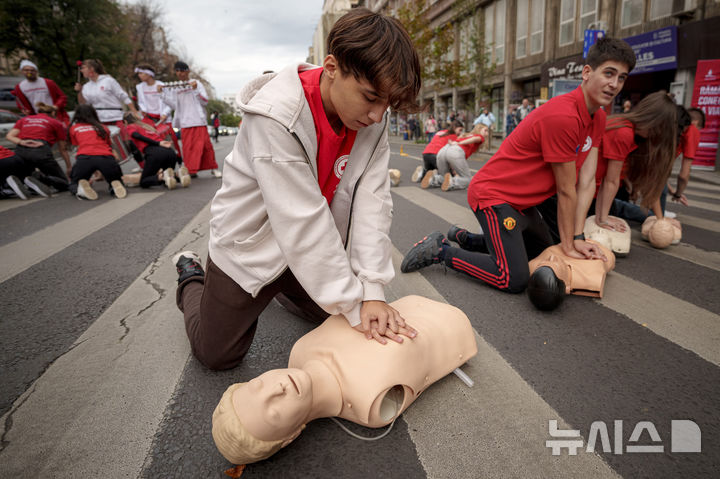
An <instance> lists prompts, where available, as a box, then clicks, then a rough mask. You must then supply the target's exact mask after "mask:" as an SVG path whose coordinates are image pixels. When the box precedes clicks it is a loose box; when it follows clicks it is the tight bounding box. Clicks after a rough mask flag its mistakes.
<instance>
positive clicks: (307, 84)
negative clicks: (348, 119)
mask: <svg viewBox="0 0 720 479" xmlns="http://www.w3.org/2000/svg"><path fill="white" fill-rule="evenodd" d="M322 71H323V69H322V68H314V69H312V70H306V71H304V72H300V83H302V86H303V90H304V91H305V98H306V99H307V102H308V104H309V105H310V111H311V112H312V116H313V122H314V123H315V132H316V134H317V145H318V149H317V158H316V162H317V171H318V183H319V185H320V190H321V191H322V194H323V196H324V197H325V199H327V202H328V204H331V203H332V199H333V196H334V195H335V190H336V189H337V185H338V183H340V178H342V174H343V172H344V171H345V164H346V163H347V160H348V156H349V155H350V150H352V147H353V144H354V143H355V136H356V135H357V131H355V130H349V129H347V128H345V125H343V127H342V130H341V131H340V134H337V133H335V131H334V130H333V129H332V127H331V126H330V122H329V121H328V119H327V115H325V109H324V108H323V104H322V97H321V96H320V75H321V74H322Z"/></svg>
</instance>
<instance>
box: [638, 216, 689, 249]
mask: <svg viewBox="0 0 720 479" xmlns="http://www.w3.org/2000/svg"><path fill="white" fill-rule="evenodd" d="M642 238H643V239H644V240H645V241H649V242H650V244H651V245H653V246H654V247H656V248H658V249H663V248H667V247H668V246H670V245H671V244H678V243H679V242H680V240H681V239H682V226H681V225H680V222H679V221H678V220H676V219H674V218H673V219H671V218H662V219H660V220H658V219H657V216H648V218H647V219H646V220H645V222H644V223H643V224H642Z"/></svg>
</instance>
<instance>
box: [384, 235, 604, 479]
mask: <svg viewBox="0 0 720 479" xmlns="http://www.w3.org/2000/svg"><path fill="white" fill-rule="evenodd" d="M401 261H402V254H401V253H400V252H399V251H398V250H397V248H393V263H394V265H395V271H396V272H397V274H396V276H395V279H394V280H393V281H392V282H391V283H390V285H388V287H387V288H386V293H387V294H388V300H395V299H397V298H400V297H403V296H406V295H409V294H419V295H422V296H425V297H428V298H430V299H434V300H436V301H442V302H447V301H445V299H444V298H443V297H442V295H441V294H440V293H439V292H438V291H437V290H436V289H435V288H434V287H433V286H432V285H431V284H430V283H429V282H428V281H427V280H426V279H425V278H424V277H423V276H422V275H421V274H420V273H410V274H401V273H400V272H399V271H400V263H401ZM475 339H476V341H477V344H478V354H477V355H476V356H475V357H474V358H472V359H471V360H470V361H468V362H467V363H466V364H465V365H464V366H463V367H462V370H463V371H464V372H466V373H467V374H468V375H470V377H471V378H472V379H473V381H475V386H474V387H472V388H469V387H467V386H465V384H463V383H462V382H461V381H460V380H459V379H458V378H457V377H455V376H454V375H453V374H450V375H449V376H447V377H445V378H444V379H442V380H440V381H438V382H437V383H435V384H433V386H432V387H430V388H428V389H427V390H426V391H425V392H424V393H423V395H422V396H421V397H420V398H419V399H418V400H417V401H415V403H413V405H412V407H410V408H409V409H408V410H407V411H405V412H404V413H403V418H404V420H405V422H406V423H407V424H408V433H409V434H410V438H411V439H412V441H413V442H414V443H415V449H416V451H417V453H418V458H419V459H420V462H421V463H422V465H423V467H424V468H425V472H426V473H427V476H428V477H429V478H433V479H435V478H448V479H457V478H477V477H482V478H506V477H593V478H596V477H597V478H605V477H612V478H617V477H618V476H617V474H616V473H615V472H614V471H613V470H612V469H611V468H610V467H609V466H608V465H607V464H606V463H605V462H604V461H603V460H602V459H601V458H600V457H599V456H597V455H595V454H589V453H586V452H584V450H583V449H581V450H580V451H579V453H578V455H576V456H569V455H568V454H563V455H561V456H553V455H552V454H551V450H550V449H548V448H547V447H546V446H545V441H547V440H549V439H551V437H550V435H549V432H548V421H549V420H551V419H555V420H557V421H558V424H559V426H558V427H559V428H561V429H570V427H569V426H568V425H567V424H566V423H565V421H564V420H563V419H562V418H561V417H560V415H559V414H558V413H557V411H555V410H554V409H553V408H552V407H550V406H549V405H548V404H547V403H546V402H545V401H544V400H543V399H542V398H541V397H540V396H539V395H538V394H537V393H536V392H535V391H534V390H533V388H532V387H531V386H530V385H529V384H528V383H527V382H525V381H524V380H523V379H522V377H520V375H519V374H518V373H517V372H516V371H515V370H514V369H513V368H512V366H510V364H508V363H507V361H505V360H504V359H503V357H502V356H501V355H500V354H499V353H498V352H497V351H496V350H495V349H494V348H493V347H492V346H491V345H489V344H488V343H487V342H486V341H485V340H484V339H483V338H482V337H480V336H479V335H478V334H477V331H476V332H475Z"/></svg>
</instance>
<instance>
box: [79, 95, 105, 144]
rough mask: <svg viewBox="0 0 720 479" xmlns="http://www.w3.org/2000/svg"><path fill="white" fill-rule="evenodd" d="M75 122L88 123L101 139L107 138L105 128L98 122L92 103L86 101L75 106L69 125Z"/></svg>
mask: <svg viewBox="0 0 720 479" xmlns="http://www.w3.org/2000/svg"><path fill="white" fill-rule="evenodd" d="M76 123H87V124H88V125H92V127H93V128H95V131H96V132H97V134H98V136H99V137H100V138H102V139H103V140H107V139H108V132H107V129H106V128H105V126H104V125H103V124H102V123H100V119H99V118H98V115H97V112H96V111H95V107H93V106H92V105H88V104H87V103H86V104H83V105H78V106H77V108H76V109H75V116H74V117H73V121H72V123H71V126H72V125H74V124H76Z"/></svg>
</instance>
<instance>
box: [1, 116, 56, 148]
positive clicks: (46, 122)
mask: <svg viewBox="0 0 720 479" xmlns="http://www.w3.org/2000/svg"><path fill="white" fill-rule="evenodd" d="M13 128H17V129H18V130H20V133H19V134H18V137H20V139H21V140H44V141H47V142H48V143H50V144H51V145H54V144H55V143H57V142H58V141H60V140H64V139H65V138H66V135H65V125H63V124H62V123H60V122H59V121H58V120H56V119H55V118H53V117H51V116H48V115H46V114H45V113H38V114H37V115H29V116H25V117H23V118H20V119H19V120H18V121H17V122H15V126H13Z"/></svg>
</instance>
